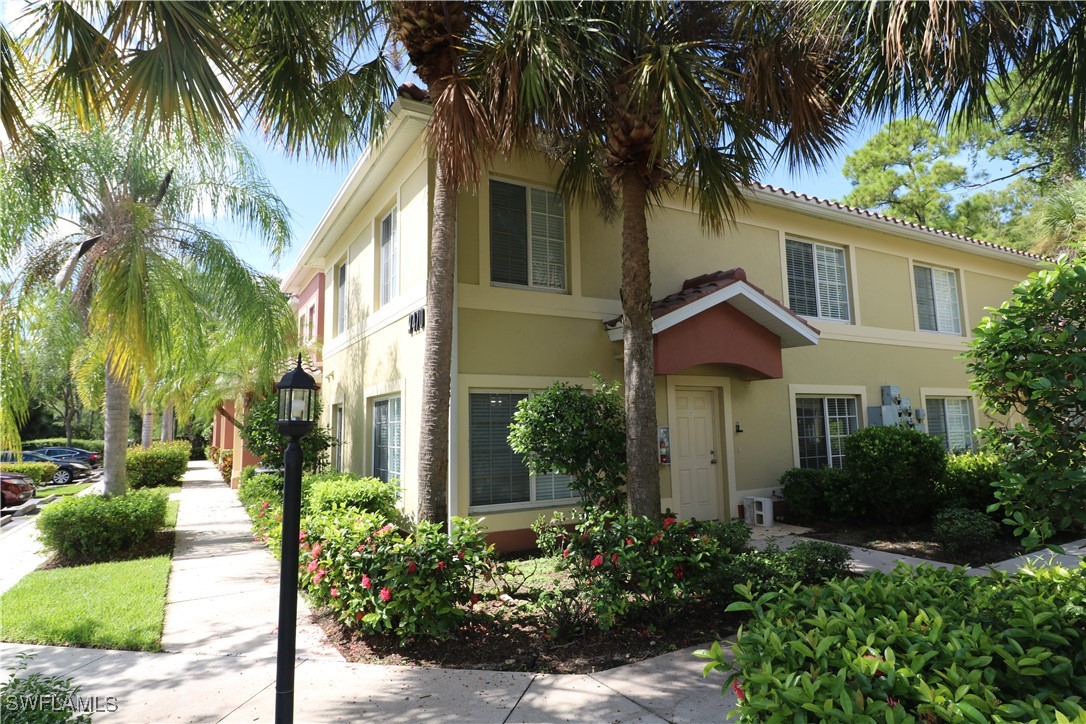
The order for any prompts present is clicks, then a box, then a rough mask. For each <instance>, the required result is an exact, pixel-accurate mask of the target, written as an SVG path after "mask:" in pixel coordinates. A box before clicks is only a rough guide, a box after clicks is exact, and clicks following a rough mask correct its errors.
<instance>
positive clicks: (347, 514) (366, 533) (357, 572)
mask: <svg viewBox="0 0 1086 724" xmlns="http://www.w3.org/2000/svg"><path fill="white" fill-rule="evenodd" d="M300 537H301V551H300V555H301V565H302V574H301V583H302V586H303V588H304V589H305V590H306V591H308V593H309V595H310V597H311V599H312V600H313V601H314V602H315V603H317V604H318V605H321V606H325V607H327V608H329V609H331V610H332V611H334V612H335V613H336V614H337V616H338V617H339V619H340V620H341V621H343V623H344V624H346V625H347V626H348V627H352V628H359V629H361V630H363V631H366V632H368V633H380V632H389V633H392V634H393V635H394V636H396V637H397V638H399V639H400V640H401V641H403V640H406V639H408V638H411V637H414V636H431V637H445V636H448V635H449V634H450V633H452V632H453V631H455V630H456V628H457V627H458V626H459V624H460V622H461V621H462V620H463V618H464V617H465V616H466V615H467V612H468V607H469V606H471V605H473V604H474V603H475V602H476V601H477V600H478V595H479V593H480V592H481V591H482V589H483V583H484V582H489V581H490V580H491V579H492V578H493V576H494V574H495V573H496V572H497V564H496V563H495V560H494V555H493V554H494V551H493V547H492V546H489V545H487V544H486V541H485V539H484V535H483V528H482V527H481V526H480V525H479V523H478V522H477V521H474V520H471V519H469V518H454V519H453V532H452V533H451V534H449V535H446V534H445V533H444V531H443V530H442V529H441V526H439V525H436V524H434V523H429V522H425V521H424V522H421V523H419V524H418V528H417V530H415V531H414V532H405V531H402V530H400V529H399V528H397V527H395V526H394V525H392V524H391V523H389V522H388V519H387V518H385V517H384V516H382V515H379V514H376V513H369V512H361V513H360V512H358V511H354V510H342V509H340V510H333V511H329V512H323V513H317V514H313V515H309V516H307V517H306V518H304V519H303V521H302V532H301V535H300Z"/></svg>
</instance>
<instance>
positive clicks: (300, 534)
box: [262, 500, 306, 543]
mask: <svg viewBox="0 0 1086 724" xmlns="http://www.w3.org/2000/svg"><path fill="white" fill-rule="evenodd" d="M262 507H263V508H265V509H266V508H267V507H268V501H266V500H265V501H264V505H263V506H262ZM305 537H306V532H305V531H304V530H300V531H298V542H299V543H305Z"/></svg>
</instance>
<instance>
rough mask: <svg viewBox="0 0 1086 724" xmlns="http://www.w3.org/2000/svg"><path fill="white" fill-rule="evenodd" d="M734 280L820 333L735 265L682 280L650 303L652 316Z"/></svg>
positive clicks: (614, 321) (614, 324) (616, 321)
mask: <svg viewBox="0 0 1086 724" xmlns="http://www.w3.org/2000/svg"><path fill="white" fill-rule="evenodd" d="M736 282H745V283H746V284H747V286H749V287H750V288H751V289H753V290H754V291H756V292H758V294H760V295H762V296H763V297H765V298H766V299H767V300H769V301H770V302H771V303H773V304H774V305H775V306H777V307H779V308H780V309H781V310H782V311H784V312H786V313H787V314H788V315H789V316H790V317H792V318H793V319H795V320H796V321H798V322H799V323H800V324H802V325H803V326H804V327H807V328H808V329H810V330H811V331H813V332H814V333H815V334H819V333H820V332H819V330H818V329H816V328H815V327H813V326H811V324H810V323H808V322H807V320H806V319H804V318H803V317H801V316H799V315H798V314H796V313H795V312H793V311H792V310H791V309H789V308H788V307H786V306H785V305H784V304H781V302H780V301H779V300H777V299H774V298H773V297H771V296H770V295H768V294H766V293H765V290H764V289H762V288H761V287H759V286H758V285H756V284H751V283H750V281H749V280H748V279H747V273H746V271H744V270H743V268H742V267H736V268H734V269H729V270H728V271H715V272H711V273H709V274H702V275H701V276H696V277H694V278H692V279H687V280H686V281H685V282H683V287H682V289H681V290H680V291H677V292H675V293H674V294H669V295H667V296H666V297H664V298H663V299H658V300H656V301H655V302H653V303H652V318H653V319H659V318H660V317H662V316H664V315H665V314H670V313H671V312H674V311H675V310H677V309H681V308H682V307H685V306H686V305H688V304H690V303H691V302H694V301H696V300H698V299H701V298H702V297H706V296H708V295H710V294H713V293H714V292H718V291H720V290H721V289H724V288H725V287H729V286H731V285H732V284H735V283H736ZM621 323H622V317H615V318H614V319H609V320H607V321H606V322H604V323H603V324H604V326H605V327H606V328H608V329H614V328H616V327H618V326H619V325H620V324H621Z"/></svg>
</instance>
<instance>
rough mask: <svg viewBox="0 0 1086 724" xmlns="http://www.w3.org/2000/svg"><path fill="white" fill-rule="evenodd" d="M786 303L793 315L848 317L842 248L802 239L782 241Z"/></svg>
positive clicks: (827, 317)
mask: <svg viewBox="0 0 1086 724" xmlns="http://www.w3.org/2000/svg"><path fill="white" fill-rule="evenodd" d="M785 252H786V256H787V259H786V264H787V271H788V306H789V307H790V308H791V309H792V311H793V312H795V313H796V314H802V315H804V316H806V317H818V318H820V319H836V320H840V321H844V322H847V321H848V320H849V302H848V269H847V267H846V265H845V250H844V249H841V248H839V247H836V246H825V245H823V244H813V243H808V242H805V241H795V240H793V239H788V240H787V241H786V242H785Z"/></svg>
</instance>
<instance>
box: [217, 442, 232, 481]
mask: <svg viewBox="0 0 1086 724" xmlns="http://www.w3.org/2000/svg"><path fill="white" fill-rule="evenodd" d="M233 472H234V451H233V450H230V449H227V450H220V451H219V474H220V475H222V479H223V480H225V481H226V482H230V476H231V475H232V474H233Z"/></svg>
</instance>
